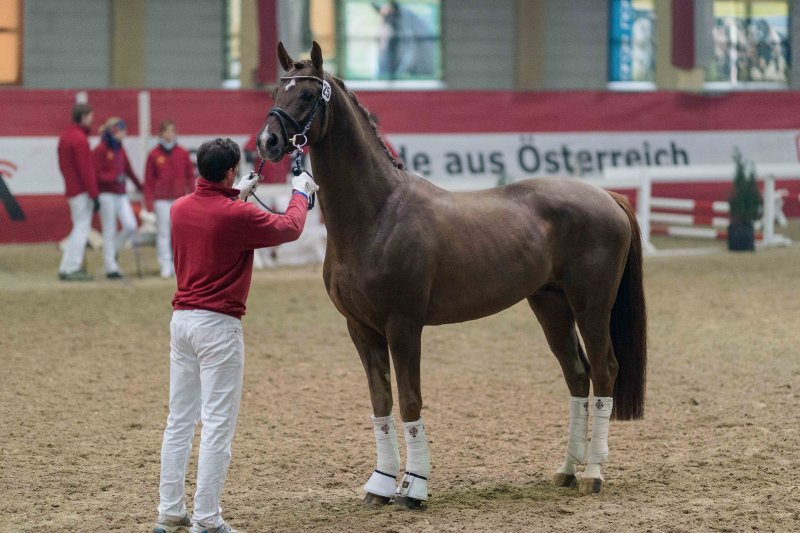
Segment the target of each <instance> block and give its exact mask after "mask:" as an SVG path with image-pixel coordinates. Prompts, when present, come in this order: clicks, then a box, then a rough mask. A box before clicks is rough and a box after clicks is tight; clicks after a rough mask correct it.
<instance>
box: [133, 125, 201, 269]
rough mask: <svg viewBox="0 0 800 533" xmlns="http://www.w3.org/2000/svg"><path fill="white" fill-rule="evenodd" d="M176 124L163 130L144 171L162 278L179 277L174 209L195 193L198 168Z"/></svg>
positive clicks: (161, 129)
mask: <svg viewBox="0 0 800 533" xmlns="http://www.w3.org/2000/svg"><path fill="white" fill-rule="evenodd" d="M177 135H178V132H177V129H176V126H175V122H173V121H172V120H164V121H162V122H161V126H160V128H159V138H158V145H157V146H156V147H155V148H153V149H152V150H151V151H150V153H149V154H148V156H147V163H146V164H145V170H144V200H145V206H146V207H147V210H148V211H151V212H153V213H155V216H156V252H157V257H158V264H159V266H160V275H161V277H162V278H171V277H172V276H174V275H175V267H174V265H173V261H172V238H171V235H170V233H171V231H170V215H169V212H170V209H171V208H172V204H173V203H174V202H175V200H177V199H178V198H180V197H181V196H184V195H186V194H190V193H191V192H192V191H193V190H194V184H195V169H194V165H193V164H192V160H191V158H190V157H189V152H187V151H186V150H185V149H184V148H183V147H182V146H180V145H179V144H178V142H177Z"/></svg>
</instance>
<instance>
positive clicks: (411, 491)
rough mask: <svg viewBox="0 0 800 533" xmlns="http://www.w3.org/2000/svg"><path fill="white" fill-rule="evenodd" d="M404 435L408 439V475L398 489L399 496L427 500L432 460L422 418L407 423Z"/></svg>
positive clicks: (404, 426) (404, 425)
mask: <svg viewBox="0 0 800 533" xmlns="http://www.w3.org/2000/svg"><path fill="white" fill-rule="evenodd" d="M403 434H404V436H405V439H406V473H405V475H404V476H403V481H402V483H400V486H399V487H398V488H397V495H398V496H406V497H409V498H414V499H416V500H427V499H428V476H429V475H430V473H431V460H430V456H429V455H428V437H427V436H426V435H425V426H424V425H423V422H422V418H420V419H419V420H417V421H416V422H405V423H404V424H403Z"/></svg>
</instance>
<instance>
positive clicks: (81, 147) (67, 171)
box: [58, 123, 98, 198]
mask: <svg viewBox="0 0 800 533" xmlns="http://www.w3.org/2000/svg"><path fill="white" fill-rule="evenodd" d="M87 134H88V132H87V131H86V130H85V129H83V127H81V125H80V124H75V123H72V124H71V125H70V127H69V128H67V131H65V132H64V133H63V134H62V135H61V137H60V138H59V139H58V166H59V167H60V168H61V174H63V175H64V185H65V187H66V194H67V197H68V198H72V197H73V196H78V195H79V194H81V193H84V192H86V193H89V196H90V197H92V198H97V192H98V191H97V178H96V177H95V172H94V166H93V165H92V151H91V150H90V149H89V138H88V137H87Z"/></svg>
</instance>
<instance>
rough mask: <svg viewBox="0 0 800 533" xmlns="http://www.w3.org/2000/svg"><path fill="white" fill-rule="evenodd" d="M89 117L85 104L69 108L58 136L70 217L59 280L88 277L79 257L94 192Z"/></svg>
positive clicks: (94, 181) (83, 252) (87, 226)
mask: <svg viewBox="0 0 800 533" xmlns="http://www.w3.org/2000/svg"><path fill="white" fill-rule="evenodd" d="M93 116H94V115H93V113H92V108H91V107H89V105H88V104H77V105H75V107H73V109H72V124H71V125H70V127H69V128H68V129H67V131H65V132H64V134H63V135H61V137H60V138H59V139H58V166H59V168H60V169H61V174H62V175H63V176H64V185H65V189H66V195H67V203H68V204H69V212H70V217H71V219H72V231H70V234H69V237H68V238H67V243H66V246H65V247H64V255H63V256H62V257H61V264H60V265H59V267H58V277H59V279H61V280H63V281H89V280H91V279H92V277H91V276H90V275H89V274H88V273H87V272H86V270H85V269H84V268H83V258H84V254H85V253H86V242H87V241H88V239H89V230H90V229H91V225H92V214H93V213H94V200H95V199H96V198H97V194H98V190H97V178H96V177H95V172H94V165H93V164H92V152H91V150H89V140H88V137H87V135H88V133H89V128H90V127H91V125H92V118H93Z"/></svg>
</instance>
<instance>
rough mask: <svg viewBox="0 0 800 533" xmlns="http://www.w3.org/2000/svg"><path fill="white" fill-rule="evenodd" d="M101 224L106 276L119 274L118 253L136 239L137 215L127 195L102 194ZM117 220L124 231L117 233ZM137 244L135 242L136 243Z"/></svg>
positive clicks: (100, 198) (100, 197)
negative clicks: (128, 242)
mask: <svg viewBox="0 0 800 533" xmlns="http://www.w3.org/2000/svg"><path fill="white" fill-rule="evenodd" d="M98 198H99V200H100V222H101V223H102V226H103V264H104V265H105V269H106V274H111V273H112V272H119V271H120V270H119V264H118V263H117V252H118V251H119V250H121V249H122V247H123V246H125V243H126V242H127V241H128V240H131V242H133V240H134V239H135V238H136V228H137V224H136V215H134V214H133V207H131V202H130V200H128V195H127V194H114V193H111V192H101V193H100V196H99V197H98ZM117 220H119V222H120V224H121V225H122V231H119V232H118V231H117ZM134 244H135V242H134Z"/></svg>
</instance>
